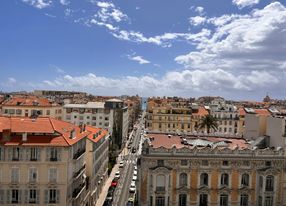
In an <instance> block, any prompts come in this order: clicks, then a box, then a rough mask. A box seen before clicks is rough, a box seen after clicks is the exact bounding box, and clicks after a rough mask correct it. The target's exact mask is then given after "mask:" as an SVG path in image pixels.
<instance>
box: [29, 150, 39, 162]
mask: <svg viewBox="0 0 286 206" xmlns="http://www.w3.org/2000/svg"><path fill="white" fill-rule="evenodd" d="M38 154H39V151H38V148H31V149H30V161H37V160H38V159H39V158H38Z"/></svg>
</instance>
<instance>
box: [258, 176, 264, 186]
mask: <svg viewBox="0 0 286 206" xmlns="http://www.w3.org/2000/svg"><path fill="white" fill-rule="evenodd" d="M259 188H260V189H262V188H263V177H262V176H259Z"/></svg>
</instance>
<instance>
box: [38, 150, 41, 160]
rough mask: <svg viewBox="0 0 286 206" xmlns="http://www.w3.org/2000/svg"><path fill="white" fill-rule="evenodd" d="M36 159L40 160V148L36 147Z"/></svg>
mask: <svg viewBox="0 0 286 206" xmlns="http://www.w3.org/2000/svg"><path fill="white" fill-rule="evenodd" d="M37 161H41V148H37Z"/></svg>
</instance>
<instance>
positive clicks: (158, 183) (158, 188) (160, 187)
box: [156, 175, 165, 191]
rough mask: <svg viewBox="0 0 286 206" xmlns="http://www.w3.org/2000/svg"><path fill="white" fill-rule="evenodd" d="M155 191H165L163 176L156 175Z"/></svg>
mask: <svg viewBox="0 0 286 206" xmlns="http://www.w3.org/2000/svg"><path fill="white" fill-rule="evenodd" d="M156 191H165V175H157V177H156Z"/></svg>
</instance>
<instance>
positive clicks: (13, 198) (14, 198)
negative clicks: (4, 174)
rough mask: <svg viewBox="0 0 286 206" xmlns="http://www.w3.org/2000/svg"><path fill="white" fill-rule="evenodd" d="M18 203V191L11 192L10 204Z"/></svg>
mask: <svg viewBox="0 0 286 206" xmlns="http://www.w3.org/2000/svg"><path fill="white" fill-rule="evenodd" d="M18 202H19V190H12V199H11V203H18Z"/></svg>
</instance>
